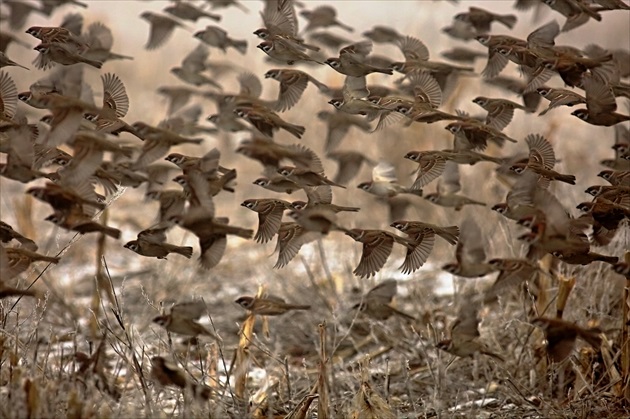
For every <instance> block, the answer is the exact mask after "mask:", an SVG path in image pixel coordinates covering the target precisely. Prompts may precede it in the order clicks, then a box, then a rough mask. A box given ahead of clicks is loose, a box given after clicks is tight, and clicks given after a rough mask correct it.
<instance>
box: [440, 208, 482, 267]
mask: <svg viewBox="0 0 630 419" xmlns="http://www.w3.org/2000/svg"><path fill="white" fill-rule="evenodd" d="M455 259H456V260H457V261H456V262H455V263H449V264H446V265H444V266H442V269H444V270H445V271H446V272H449V273H451V274H453V275H457V276H461V277H464V278H477V277H480V276H485V275H487V274H489V273H491V272H493V271H494V268H493V267H492V266H490V265H489V264H488V263H486V262H485V260H486V251H485V249H484V241H483V236H482V234H481V230H480V228H479V226H478V225H477V223H476V222H475V221H474V220H473V219H472V218H470V217H469V218H466V219H464V221H463V222H462V224H461V226H460V235H459V239H458V241H457V247H456V248H455Z"/></svg>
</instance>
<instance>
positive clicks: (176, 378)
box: [151, 356, 212, 400]
mask: <svg viewBox="0 0 630 419" xmlns="http://www.w3.org/2000/svg"><path fill="white" fill-rule="evenodd" d="M151 378H153V379H154V380H156V381H157V382H158V383H160V384H161V385H163V386H167V387H179V388H181V389H190V391H191V392H192V394H194V395H195V397H198V398H200V399H203V400H208V399H209V398H210V395H211V394H212V390H211V389H210V387H208V386H205V385H202V384H196V383H193V382H191V381H190V380H189V379H188V378H187V377H186V375H185V373H184V371H182V370H181V369H180V368H178V367H177V366H176V365H175V364H173V363H171V362H170V361H167V360H166V359H164V358H162V357H161V356H154V357H153V358H151Z"/></svg>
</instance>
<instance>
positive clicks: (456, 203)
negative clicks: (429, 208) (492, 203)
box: [424, 161, 486, 211]
mask: <svg viewBox="0 0 630 419" xmlns="http://www.w3.org/2000/svg"><path fill="white" fill-rule="evenodd" d="M460 190H461V185H460V182H459V168H458V166H457V164H455V163H454V162H452V161H448V162H446V167H445V169H444V173H443V174H442V177H441V179H440V180H438V184H437V192H434V193H430V194H427V195H424V199H426V200H427V201H429V202H432V203H434V204H436V205H440V206H442V207H447V208H454V209H455V211H461V209H462V208H464V206H466V205H481V206H485V205H486V204H485V203H483V202H480V201H476V200H474V199H471V198H468V197H466V196H463V195H458V194H457V192H459V191H460Z"/></svg>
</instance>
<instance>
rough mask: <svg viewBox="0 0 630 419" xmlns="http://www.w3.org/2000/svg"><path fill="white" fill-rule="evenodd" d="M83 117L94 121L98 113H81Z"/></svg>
mask: <svg viewBox="0 0 630 419" xmlns="http://www.w3.org/2000/svg"><path fill="white" fill-rule="evenodd" d="M83 118H84V119H86V120H87V121H90V122H96V121H97V120H98V115H97V114H95V113H90V112H86V113H84V114H83Z"/></svg>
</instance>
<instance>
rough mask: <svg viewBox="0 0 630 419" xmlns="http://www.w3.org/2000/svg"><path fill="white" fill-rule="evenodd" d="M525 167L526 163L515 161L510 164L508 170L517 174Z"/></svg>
mask: <svg viewBox="0 0 630 419" xmlns="http://www.w3.org/2000/svg"><path fill="white" fill-rule="evenodd" d="M525 169H527V164H524V163H517V164H514V165H512V166H510V170H511V171H512V172H514V173H516V174H517V175H520V174H521V173H523V172H524V171H525Z"/></svg>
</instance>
